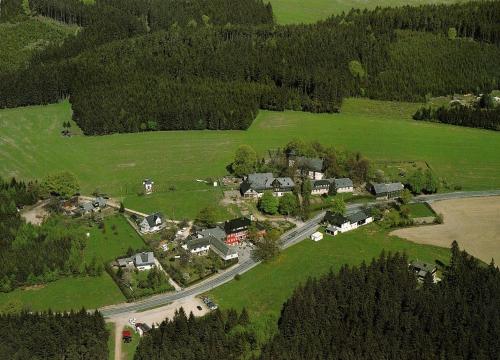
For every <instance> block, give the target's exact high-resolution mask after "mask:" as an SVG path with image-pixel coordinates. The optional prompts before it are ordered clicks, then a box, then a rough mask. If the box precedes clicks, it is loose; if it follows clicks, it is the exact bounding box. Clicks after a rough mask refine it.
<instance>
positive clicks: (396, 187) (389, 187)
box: [372, 182, 405, 195]
mask: <svg viewBox="0 0 500 360" xmlns="http://www.w3.org/2000/svg"><path fill="white" fill-rule="evenodd" d="M372 185H373V191H375V194H377V195H378V194H387V193H390V192H397V191H401V190H403V189H404V188H405V187H404V186H403V184H401V183H400V182H397V183H388V184H381V183H373V184H372Z"/></svg>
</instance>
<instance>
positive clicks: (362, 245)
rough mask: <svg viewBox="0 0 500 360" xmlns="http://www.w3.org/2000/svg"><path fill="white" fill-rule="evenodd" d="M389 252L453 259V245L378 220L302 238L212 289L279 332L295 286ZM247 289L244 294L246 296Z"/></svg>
mask: <svg viewBox="0 0 500 360" xmlns="http://www.w3.org/2000/svg"><path fill="white" fill-rule="evenodd" d="M383 249H385V251H386V252H389V251H390V252H396V251H400V252H405V253H406V254H407V255H408V257H409V259H419V260H423V261H426V262H431V263H434V262H435V260H436V259H439V260H441V261H443V262H445V263H446V262H448V259H449V250H448V249H446V248H440V247H435V246H422V245H418V244H414V243H412V242H409V241H406V240H402V239H400V238H398V237H395V236H388V235H387V232H385V231H384V230H381V228H380V227H379V226H378V225H375V224H373V225H369V226H367V227H364V228H361V229H359V230H355V231H352V232H349V233H345V234H340V235H338V236H335V237H330V236H325V238H324V239H323V240H322V241H319V242H313V241H307V240H305V241H303V242H301V243H299V244H297V245H294V246H292V247H290V248H289V249H287V250H285V251H284V252H283V253H282V254H281V255H280V257H279V258H278V259H276V260H274V261H273V262H270V263H265V264H262V265H259V266H258V267H256V268H254V269H252V270H250V271H249V272H247V273H245V274H243V275H242V276H241V279H240V280H238V281H232V282H230V283H228V284H226V285H223V286H221V287H219V288H217V289H215V290H213V291H212V292H211V293H210V296H211V297H213V298H214V299H215V301H216V302H217V303H218V304H219V305H220V306H221V308H222V309H224V308H225V309H228V308H235V309H238V310H241V309H242V308H243V307H246V308H247V310H249V313H250V315H251V316H250V317H251V319H252V323H254V326H256V328H257V329H258V330H259V331H258V332H259V333H261V334H262V333H264V334H267V335H269V333H270V332H272V331H274V329H275V326H276V322H277V319H278V317H279V312H280V310H281V307H282V304H283V302H284V301H285V300H286V299H287V298H288V297H289V296H290V295H291V294H292V292H293V289H294V288H295V287H296V286H297V285H298V284H299V283H301V282H304V281H305V280H306V279H307V278H308V277H309V276H319V275H321V274H324V273H327V272H328V271H329V270H330V269H333V270H334V271H337V270H339V269H340V267H341V266H342V265H343V264H349V265H355V264H360V263H361V262H362V261H367V262H368V261H370V260H371V259H372V258H373V257H377V256H378V255H380V253H381V252H382V250H383ZM242 294H244V296H242Z"/></svg>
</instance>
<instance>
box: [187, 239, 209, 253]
mask: <svg viewBox="0 0 500 360" xmlns="http://www.w3.org/2000/svg"><path fill="white" fill-rule="evenodd" d="M210 238H213V237H212V236H204V237H201V238H191V239H189V240H188V241H187V242H186V246H187V248H188V249H189V250H193V249H197V248H200V247H205V246H209V245H210Z"/></svg>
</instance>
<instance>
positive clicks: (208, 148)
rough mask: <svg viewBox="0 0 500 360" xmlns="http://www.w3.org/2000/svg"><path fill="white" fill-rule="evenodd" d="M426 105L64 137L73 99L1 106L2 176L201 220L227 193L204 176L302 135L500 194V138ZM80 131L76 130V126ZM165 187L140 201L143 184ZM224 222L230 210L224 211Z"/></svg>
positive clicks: (364, 104)
mask: <svg viewBox="0 0 500 360" xmlns="http://www.w3.org/2000/svg"><path fill="white" fill-rule="evenodd" d="M418 106H419V104H410V103H399V102H384V101H373V100H366V99H347V100H345V102H344V105H343V107H342V113H340V114H311V113H302V112H292V111H287V112H269V111H261V112H260V113H259V115H258V116H257V119H256V120H255V121H254V123H253V124H252V126H251V127H250V128H249V129H248V130H247V131H209V130H204V131H184V132H183V131H171V132H144V133H135V134H114V135H108V136H91V137H87V136H83V135H76V136H73V137H71V138H67V137H62V136H61V135H60V130H61V128H62V123H63V121H68V120H70V119H71V108H70V105H69V103H68V102H62V103H59V104H54V105H47V106H32V107H24V108H16V109H3V110H0V176H3V177H11V176H15V177H17V178H24V179H41V178H43V177H44V176H45V175H47V174H48V173H51V172H56V171H61V170H69V171H72V172H73V173H75V174H76V176H77V177H78V179H79V182H80V185H81V191H82V193H85V194H90V193H92V192H93V191H96V190H97V191H99V192H105V193H107V194H109V195H111V196H113V197H116V198H118V199H119V200H123V201H124V203H125V205H126V206H128V207H131V208H134V209H137V210H142V211H145V212H152V211H155V210H160V211H163V212H164V213H165V214H166V215H167V216H169V217H173V218H176V219H182V218H185V217H188V218H192V217H194V216H195V215H196V214H197V212H198V211H199V209H201V208H202V207H204V206H207V205H210V204H213V205H217V203H218V201H219V199H220V198H221V196H222V191H221V189H220V188H214V187H212V186H209V185H207V184H205V183H203V182H200V181H197V180H204V179H207V178H211V177H212V178H217V177H220V176H223V175H224V174H226V166H227V165H228V164H230V162H231V160H232V158H233V155H234V151H235V150H236V148H237V147H238V146H239V145H241V144H250V145H252V146H253V147H254V148H255V149H256V150H257V151H258V152H259V154H260V155H262V156H264V155H265V154H266V151H267V149H270V148H277V147H280V146H283V145H285V144H286V143H287V142H288V141H290V140H292V139H296V138H300V139H303V140H317V141H320V142H321V143H323V144H325V145H334V146H337V147H338V148H343V149H349V150H353V151H360V152H361V153H362V154H364V155H365V156H367V157H368V158H370V159H372V160H377V161H420V162H423V161H426V162H427V163H428V164H429V166H431V168H432V169H433V171H435V172H436V174H437V175H438V176H439V177H441V178H444V179H446V180H447V181H448V182H449V183H450V184H453V185H460V186H461V187H462V188H463V189H464V190H480V189H493V188H500V151H499V149H500V133H499V132H494V131H487V130H479V129H471V128H464V127H457V126H450V125H444V124H435V123H427V122H417V121H413V120H412V119H411V115H412V114H413V113H414V112H415V110H416V109H417V108H418ZM72 129H73V131H75V132H77V133H78V131H76V130H77V128H76V125H75V124H74V123H73V125H72ZM144 178H152V179H154V181H155V186H156V190H155V193H154V194H153V195H151V196H140V195H138V193H139V192H140V191H141V189H142V180H143V179H144ZM220 217H221V218H223V217H224V213H221V214H220Z"/></svg>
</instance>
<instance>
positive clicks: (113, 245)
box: [84, 215, 145, 262]
mask: <svg viewBox="0 0 500 360" xmlns="http://www.w3.org/2000/svg"><path fill="white" fill-rule="evenodd" d="M84 229H85V231H88V232H89V233H90V236H89V237H88V238H87V246H86V247H85V257H86V259H88V260H91V259H92V258H93V257H94V256H95V257H96V258H97V259H99V261H102V262H109V261H111V260H114V259H115V258H116V257H119V256H124V255H125V254H126V252H127V250H128V248H129V247H131V248H132V249H134V250H139V249H142V248H143V247H144V246H145V244H144V241H142V238H141V237H140V236H139V234H137V232H136V231H135V230H134V229H133V228H132V226H131V225H130V224H129V223H128V222H127V220H125V218H124V217H123V216H122V215H114V216H110V217H106V218H105V219H104V231H103V229H99V228H98V227H97V225H94V226H92V227H85V228H84Z"/></svg>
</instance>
